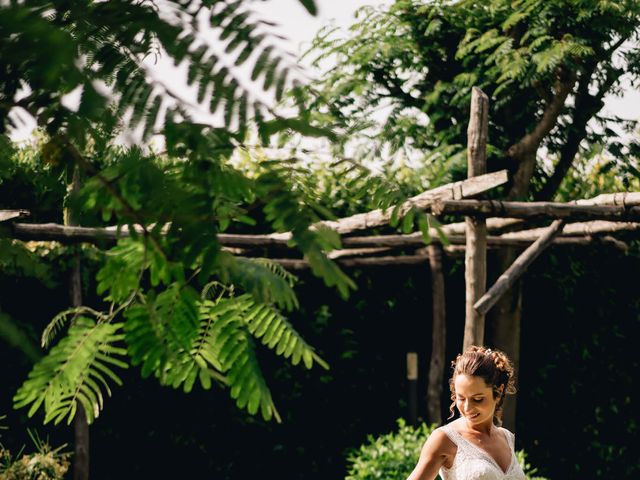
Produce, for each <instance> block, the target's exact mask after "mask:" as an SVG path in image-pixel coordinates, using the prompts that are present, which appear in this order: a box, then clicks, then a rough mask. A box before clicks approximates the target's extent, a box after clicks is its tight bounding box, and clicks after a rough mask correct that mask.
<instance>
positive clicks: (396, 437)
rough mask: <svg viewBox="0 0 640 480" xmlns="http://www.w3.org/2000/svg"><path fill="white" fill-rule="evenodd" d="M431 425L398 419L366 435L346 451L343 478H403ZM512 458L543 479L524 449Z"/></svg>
mask: <svg viewBox="0 0 640 480" xmlns="http://www.w3.org/2000/svg"><path fill="white" fill-rule="evenodd" d="M435 428H436V426H435V425H432V426H427V425H426V424H424V423H423V424H420V425H418V427H412V426H411V425H407V424H406V422H405V421H404V420H403V419H398V430H397V431H394V432H390V433H386V434H383V435H380V436H378V437H374V436H373V435H369V436H368V437H367V443H365V444H363V445H361V446H360V448H359V449H358V450H356V451H354V452H352V453H351V454H350V455H349V458H348V462H349V468H348V473H347V476H346V477H345V480H374V479H380V478H384V479H389V480H404V479H406V478H407V477H408V476H409V474H410V473H411V471H412V470H413V468H414V467H415V465H416V463H417V462H418V458H419V457H420V451H421V449H422V446H423V445H424V442H425V441H426V439H427V437H428V436H429V435H430V434H431V433H432V432H433V430H434V429H435ZM516 458H517V459H518V462H519V463H520V466H521V467H522V469H523V471H524V473H525V475H526V478H527V480H545V479H544V478H542V477H536V476H533V475H534V474H535V473H536V469H535V468H532V467H531V465H529V464H528V463H527V461H526V454H525V453H524V451H522V450H520V451H518V452H516ZM438 478H440V477H438Z"/></svg>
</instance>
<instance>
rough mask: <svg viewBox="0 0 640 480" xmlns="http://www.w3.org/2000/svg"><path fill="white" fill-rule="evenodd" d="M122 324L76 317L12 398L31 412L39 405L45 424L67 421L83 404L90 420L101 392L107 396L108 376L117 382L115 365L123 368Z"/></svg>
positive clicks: (100, 403) (98, 406) (100, 400)
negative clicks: (65, 333)
mask: <svg viewBox="0 0 640 480" xmlns="http://www.w3.org/2000/svg"><path fill="white" fill-rule="evenodd" d="M121 329H122V324H120V323H108V322H100V321H95V320H93V319H91V318H88V317H82V316H81V317H78V318H76V319H75V320H74V323H73V325H72V326H71V327H70V328H69V330H68V332H67V335H66V336H65V337H64V338H63V339H62V340H60V342H59V343H58V344H57V345H56V346H54V347H53V348H52V349H51V350H50V351H49V353H48V354H47V355H46V356H45V357H44V358H43V359H42V360H40V361H39V362H38V363H37V364H36V365H35V367H34V368H33V370H32V371H31V372H30V374H29V377H28V378H27V380H26V381H25V382H24V384H23V385H22V386H21V387H20V389H19V390H18V392H17V393H16V395H15V396H14V402H15V406H16V408H19V407H23V406H27V405H30V409H29V416H31V415H33V414H34V413H35V412H36V411H37V410H38V409H39V408H40V407H41V406H43V407H44V410H45V419H44V421H45V423H47V422H49V421H53V422H54V423H56V424H57V423H59V422H61V421H62V420H64V419H65V418H67V423H71V421H72V420H73V418H74V415H75V413H76V410H77V408H78V405H82V407H83V408H84V411H85V414H86V416H87V420H88V421H89V422H91V421H93V419H95V418H96V417H97V416H98V415H99V414H100V410H101V409H102V407H103V403H104V400H103V391H104V392H106V394H107V395H111V390H110V388H109V383H108V382H107V378H108V379H109V380H110V381H112V382H114V383H116V384H118V385H121V384H122V381H121V380H120V378H119V377H118V376H117V375H116V373H115V372H114V371H113V368H114V367H118V368H127V364H126V363H124V362H123V361H122V360H121V358H119V357H122V356H123V355H125V354H126V350H125V349H123V348H121V347H118V346H117V343H118V342H120V341H121V340H122V339H123V338H124V336H123V334H122V333H120V330H121Z"/></svg>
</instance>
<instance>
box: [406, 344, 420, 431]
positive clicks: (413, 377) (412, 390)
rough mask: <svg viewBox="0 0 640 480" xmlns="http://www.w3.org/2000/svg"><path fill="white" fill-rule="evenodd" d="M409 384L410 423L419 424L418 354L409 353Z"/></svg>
mask: <svg viewBox="0 0 640 480" xmlns="http://www.w3.org/2000/svg"><path fill="white" fill-rule="evenodd" d="M407 383H408V384H409V423H410V424H411V425H413V426H415V425H417V424H418V354H417V353H416V352H408V353H407Z"/></svg>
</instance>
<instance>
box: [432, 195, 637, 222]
mask: <svg viewBox="0 0 640 480" xmlns="http://www.w3.org/2000/svg"><path fill="white" fill-rule="evenodd" d="M430 210H431V213H433V214H434V215H442V214H458V215H470V216H491V217H511V218H527V219H548V218H564V219H567V220H569V219H570V220H572V221H581V220H611V221H640V207H638V206H631V207H627V206H618V205H588V204H581V205H576V204H573V203H559V202H503V201H499V200H438V201H435V202H434V203H433V204H432V205H431V208H430Z"/></svg>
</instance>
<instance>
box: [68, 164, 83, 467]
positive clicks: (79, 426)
mask: <svg viewBox="0 0 640 480" xmlns="http://www.w3.org/2000/svg"><path fill="white" fill-rule="evenodd" d="M79 189H80V169H79V168H78V167H77V166H76V167H75V169H74V171H73V180H72V181H71V184H70V185H69V187H68V193H69V194H73V192H76V191H77V190H79ZM64 223H65V225H68V226H74V225H77V224H78V222H77V219H76V217H75V215H74V212H72V211H71V210H70V209H69V208H68V207H67V208H65V209H64ZM74 248H75V249H76V251H75V252H74V254H73V266H72V268H71V274H70V276H69V296H70V300H71V305H73V306H74V307H79V306H81V305H82V276H81V274H80V251H79V248H80V247H79V246H78V247H74ZM73 429H74V443H75V448H74V455H73V480H88V479H89V424H88V423H87V416H86V414H85V411H84V408H83V406H82V405H81V404H80V403H78V408H77V410H76V415H75V417H74V419H73Z"/></svg>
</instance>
